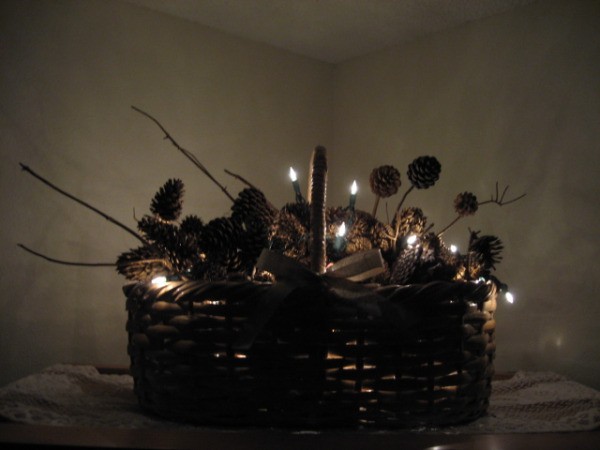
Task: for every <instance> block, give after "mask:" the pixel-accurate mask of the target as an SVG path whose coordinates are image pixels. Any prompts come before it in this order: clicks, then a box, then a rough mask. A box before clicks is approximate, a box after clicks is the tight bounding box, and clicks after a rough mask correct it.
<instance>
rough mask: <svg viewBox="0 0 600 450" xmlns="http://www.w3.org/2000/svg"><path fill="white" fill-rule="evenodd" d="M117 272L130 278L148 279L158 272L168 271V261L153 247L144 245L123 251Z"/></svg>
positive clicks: (118, 261)
mask: <svg viewBox="0 0 600 450" xmlns="http://www.w3.org/2000/svg"><path fill="white" fill-rule="evenodd" d="M117 272H118V273H120V274H121V275H123V276H124V277H125V278H127V279H128V280H137V281H147V280H150V279H151V278H152V277H153V276H155V275H156V274H158V273H163V272H167V268H166V262H165V261H162V258H161V256H160V255H159V254H158V253H157V252H156V250H155V249H154V248H152V247H148V246H143V247H138V248H135V249H132V250H130V251H128V252H125V253H121V255H119V257H118V259H117Z"/></svg>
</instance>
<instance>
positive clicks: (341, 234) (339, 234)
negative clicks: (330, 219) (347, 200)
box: [333, 222, 346, 252]
mask: <svg viewBox="0 0 600 450" xmlns="http://www.w3.org/2000/svg"><path fill="white" fill-rule="evenodd" d="M345 236H346V223H345V222H342V224H341V225H340V226H339V227H338V229H337V231H336V232H335V242H334V244H333V247H334V249H335V251H336V252H340V251H342V250H343V249H344V247H345V246H346V245H345V244H346V238H345Z"/></svg>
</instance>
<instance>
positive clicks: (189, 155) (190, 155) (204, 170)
mask: <svg viewBox="0 0 600 450" xmlns="http://www.w3.org/2000/svg"><path fill="white" fill-rule="evenodd" d="M131 108H132V109H133V110H134V111H137V112H139V113H140V114H142V115H144V116H146V117H147V118H148V119H150V120H151V121H152V122H154V123H155V124H156V125H157V126H158V128H160V129H161V130H162V132H163V133H164V134H165V139H168V140H169V141H171V144H173V145H174V146H175V148H176V149H177V150H179V151H180V152H181V153H183V155H184V156H185V157H186V158H187V159H189V160H190V161H191V162H192V163H193V164H194V165H195V166H196V167H197V168H198V169H200V170H201V171H202V173H204V175H206V176H207V177H208V178H210V180H211V181H212V182H213V183H215V184H216V185H217V186H219V188H220V189H221V190H222V191H223V193H224V194H225V195H226V196H227V197H229V199H230V200H231V201H232V202H233V201H235V199H234V198H233V197H232V196H231V194H229V192H228V191H227V188H226V187H225V186H223V185H222V184H221V183H219V182H218V181H217V180H216V178H215V177H213V176H212V174H211V173H210V172H209V171H208V169H207V168H206V167H205V166H204V164H202V163H201V162H200V161H199V160H198V158H196V156H195V155H194V154H193V153H192V152H190V151H188V150H186V149H185V148H183V147H181V146H180V145H179V144H178V143H177V141H175V139H173V136H171V134H170V133H169V132H168V131H167V130H166V129H165V127H163V126H162V124H161V123H160V122H159V121H158V120H157V119H155V118H154V117H153V116H151V115H150V114H148V113H147V112H145V111H142V110H141V109H139V108H137V107H135V106H133V105H132V106H131Z"/></svg>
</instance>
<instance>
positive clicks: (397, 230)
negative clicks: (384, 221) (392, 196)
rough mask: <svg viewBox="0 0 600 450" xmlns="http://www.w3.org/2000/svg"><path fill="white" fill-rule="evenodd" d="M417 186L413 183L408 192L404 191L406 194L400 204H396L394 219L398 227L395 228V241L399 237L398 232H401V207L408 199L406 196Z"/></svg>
mask: <svg viewBox="0 0 600 450" xmlns="http://www.w3.org/2000/svg"><path fill="white" fill-rule="evenodd" d="M414 188H415V185H414V184H413V185H412V186H411V187H409V188H408V189H407V190H406V192H405V193H404V195H403V196H402V199H401V200H400V202H399V203H398V206H396V213H395V214H394V219H395V220H396V229H395V230H394V231H395V233H394V236H395V238H394V241H396V239H398V233H399V232H400V208H402V205H403V204H404V200H406V197H407V196H408V194H410V192H411V191H412V190H413V189H414Z"/></svg>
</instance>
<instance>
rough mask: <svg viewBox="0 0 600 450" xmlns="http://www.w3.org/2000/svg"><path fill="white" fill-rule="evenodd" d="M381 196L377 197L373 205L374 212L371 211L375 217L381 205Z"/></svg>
mask: <svg viewBox="0 0 600 450" xmlns="http://www.w3.org/2000/svg"><path fill="white" fill-rule="evenodd" d="M380 198H381V197H380V196H379V195H378V196H376V197H375V204H374V205H373V212H372V213H371V215H372V216H373V217H375V215H376V214H377V207H378V206H379V199H380Z"/></svg>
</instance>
